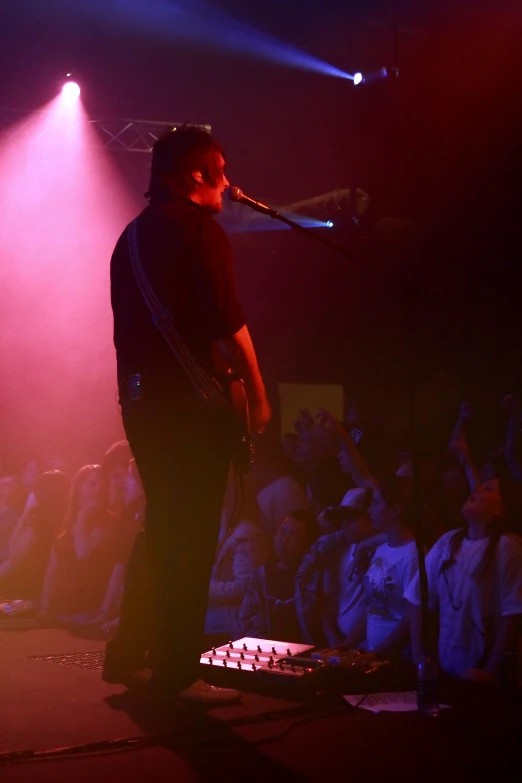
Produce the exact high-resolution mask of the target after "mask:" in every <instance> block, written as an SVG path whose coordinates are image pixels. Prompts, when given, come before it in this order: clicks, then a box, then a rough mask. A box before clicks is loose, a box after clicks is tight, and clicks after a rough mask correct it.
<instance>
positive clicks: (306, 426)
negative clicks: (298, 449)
mask: <svg viewBox="0 0 522 783" xmlns="http://www.w3.org/2000/svg"><path fill="white" fill-rule="evenodd" d="M298 413H299V416H298V419H297V421H296V422H295V424H294V427H295V431H296V432H297V433H299V435H300V434H301V433H302V432H303V431H304V430H310V429H311V428H312V427H313V426H314V424H315V422H314V419H313V416H312V414H311V413H310V411H309V410H308V408H300V409H299V411H298Z"/></svg>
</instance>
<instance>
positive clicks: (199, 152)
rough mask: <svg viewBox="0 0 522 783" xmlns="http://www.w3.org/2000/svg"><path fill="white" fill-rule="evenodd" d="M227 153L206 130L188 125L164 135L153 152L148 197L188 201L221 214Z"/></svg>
mask: <svg viewBox="0 0 522 783" xmlns="http://www.w3.org/2000/svg"><path fill="white" fill-rule="evenodd" d="M225 163H226V161H225V153H224V152H223V149H222V147H221V145H220V144H218V142H217V141H216V140H215V139H214V138H212V136H211V135H210V134H209V133H207V132H206V131H204V130H201V129H199V128H196V127H194V126H190V125H185V126H183V127H182V128H177V129H176V130H173V131H167V132H166V133H165V134H164V135H163V136H161V137H160V138H159V139H158V140H157V141H156V143H155V144H154V147H153V149H152V164H151V175H150V186H149V192H148V194H146V195H149V196H150V198H151V200H153V201H154V200H157V201H161V200H169V199H170V198H172V197H176V196H179V197H184V198H189V199H191V201H194V202H195V203H196V204H199V205H200V206H201V207H203V208H204V209H206V210H207V211H209V212H213V213H214V212H221V210H222V208H223V192H224V190H225V189H226V188H228V186H229V182H228V180H227V178H226V176H225V171H224V169H225Z"/></svg>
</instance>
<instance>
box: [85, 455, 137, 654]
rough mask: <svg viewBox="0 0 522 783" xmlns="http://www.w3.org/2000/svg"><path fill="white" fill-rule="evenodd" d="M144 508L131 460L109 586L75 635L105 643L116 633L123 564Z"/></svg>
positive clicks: (126, 562) (116, 533) (132, 542)
mask: <svg viewBox="0 0 522 783" xmlns="http://www.w3.org/2000/svg"><path fill="white" fill-rule="evenodd" d="M145 506H146V499H145V493H144V491H143V485H142V483H141V479H140V476H139V473H138V468H137V466H136V462H135V461H134V459H131V460H130V463H129V467H128V468H127V475H126V476H125V479H124V481H123V508H122V510H121V513H120V517H119V519H118V521H117V525H116V529H115V550H114V566H113V569H112V573H111V576H110V579H109V584H108V586H107V590H106V592H105V597H104V599H103V602H102V604H101V607H100V609H99V611H98V612H97V613H96V615H95V616H94V617H93V618H92V619H91V620H90V621H89V623H88V624H87V626H85V627H82V628H80V629H79V631H78V635H80V636H88V637H90V638H92V637H96V638H101V639H105V638H108V637H110V636H112V634H113V633H114V632H115V631H116V629H117V627H118V622H119V615H120V607H121V601H122V597H123V585H124V581H125V573H126V569H127V564H128V562H129V558H130V553H131V551H132V547H133V546H134V541H135V540H136V537H137V536H138V535H140V534H141V533H142V530H143V524H144V521H145ZM144 589H145V586H144ZM145 609H146V607H145Z"/></svg>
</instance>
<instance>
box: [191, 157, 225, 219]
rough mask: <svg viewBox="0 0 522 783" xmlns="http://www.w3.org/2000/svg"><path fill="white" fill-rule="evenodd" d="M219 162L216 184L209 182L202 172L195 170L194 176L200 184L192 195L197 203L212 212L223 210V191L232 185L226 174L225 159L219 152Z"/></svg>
mask: <svg viewBox="0 0 522 783" xmlns="http://www.w3.org/2000/svg"><path fill="white" fill-rule="evenodd" d="M217 164H218V165H217V168H218V175H217V177H216V184H215V185H211V184H210V183H209V182H207V181H206V180H205V179H204V178H203V177H202V176H201V172H194V178H195V179H196V181H197V182H198V185H197V189H196V191H195V192H194V194H193V195H192V196H191V198H192V200H193V201H196V203H198V204H199V205H200V206H202V207H204V208H205V209H206V210H207V211H208V212H212V213H217V212H221V210H222V209H223V193H224V192H225V190H226V189H227V188H228V187H229V185H230V182H229V181H228V179H227V178H226V176H225V159H224V158H223V156H222V155H221V154H218V160H217Z"/></svg>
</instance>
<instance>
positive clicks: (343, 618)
mask: <svg viewBox="0 0 522 783" xmlns="http://www.w3.org/2000/svg"><path fill="white" fill-rule="evenodd" d="M356 548H357V544H352V545H351V546H349V547H348V548H347V550H346V551H345V552H344V553H343V555H342V557H341V561H340V563H339V599H338V603H339V613H338V615H337V625H338V626H339V630H340V631H341V633H342V634H344V636H348V634H349V633H350V632H351V631H353V627H354V622H355V621H356V620H357V619H358V618H359V617H360V614H359V612H360V607H361V604H362V602H363V600H364V588H363V581H362V578H361V575H360V574H359V572H358V571H357V570H356V569H355V568H354V553H355V550H356Z"/></svg>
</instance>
